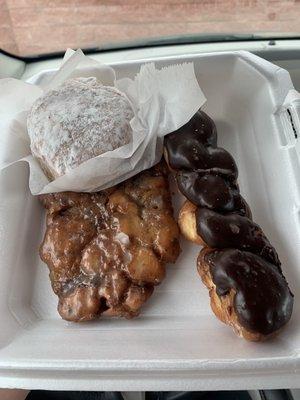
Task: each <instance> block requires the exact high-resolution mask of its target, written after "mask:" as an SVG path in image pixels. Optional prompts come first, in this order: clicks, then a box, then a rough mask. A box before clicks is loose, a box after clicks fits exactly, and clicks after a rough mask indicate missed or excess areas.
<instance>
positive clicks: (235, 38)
mask: <svg viewBox="0 0 300 400" xmlns="http://www.w3.org/2000/svg"><path fill="white" fill-rule="evenodd" d="M276 40H281V41H282V40H284V41H286V40H300V36H284V37H280V36H273V37H270V36H269V37H264V36H255V35H250V34H249V35H248V34H245V35H243V34H240V35H239V34H237V35H232V34H224V35H219V34H216V35H213V34H212V35H205V36H203V37H202V36H189V35H181V36H170V37H165V38H158V39H149V40H146V41H134V42H130V43H123V44H122V43H121V44H120V43H118V44H111V45H105V46H102V47H93V48H87V49H82V50H83V52H84V53H85V54H95V53H110V52H116V51H122V50H138V49H143V48H149V47H165V46H180V45H188V44H208V43H224V42H228V43H230V42H260V41H269V43H270V45H273V46H274V45H276ZM0 53H2V54H4V55H6V56H9V57H12V58H15V59H17V60H20V61H24V62H26V63H32V62H37V61H44V60H51V59H54V58H61V57H63V55H64V54H65V51H58V52H53V53H48V54H38V55H32V56H17V55H15V54H11V53H9V52H7V51H5V50H2V49H0Z"/></svg>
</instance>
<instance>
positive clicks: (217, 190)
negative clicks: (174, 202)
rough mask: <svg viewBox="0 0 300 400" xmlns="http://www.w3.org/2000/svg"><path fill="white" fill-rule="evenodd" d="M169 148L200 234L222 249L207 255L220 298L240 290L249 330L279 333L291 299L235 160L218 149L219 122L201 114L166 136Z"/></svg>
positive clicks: (238, 307) (242, 318)
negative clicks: (243, 192) (241, 185)
mask: <svg viewBox="0 0 300 400" xmlns="http://www.w3.org/2000/svg"><path fill="white" fill-rule="evenodd" d="M165 148H166V151H167V156H168V163H169V165H170V167H171V168H172V169H173V170H175V175H176V180H177V184H178V188H179V190H180V191H181V192H182V194H183V195H184V196H185V197H186V198H187V199H188V200H190V201H191V202H192V203H193V204H195V205H196V206H197V207H198V208H197V210H196V229H197V233H198V235H199V236H200V237H201V238H202V239H203V241H204V242H205V245H206V246H208V247H211V248H216V249H218V250H215V251H213V252H212V253H210V254H209V255H207V257H206V259H207V261H208V262H209V265H210V272H211V275H212V279H213V282H214V283H215V284H216V287H217V289H216V290H217V294H218V295H219V296H223V295H226V294H228V293H229V291H230V290H231V289H234V290H235V291H236V292H237V293H236V296H235V304H234V308H235V311H236V313H237V315H238V318H239V322H240V324H241V325H242V326H244V327H245V328H246V329H249V330H250V331H253V332H259V333H262V334H269V333H271V332H274V331H276V330H277V329H279V328H280V327H281V326H282V325H284V324H285V323H286V322H287V321H288V320H289V318H290V316H291V312H292V307H293V296H292V294H291V292H290V290H289V288H288V285H287V282H286V281H285V278H284V276H283V275H282V271H281V267H280V261H279V259H278V255H277V253H276V250H275V249H274V248H273V247H272V246H271V244H270V242H269V241H268V239H267V238H266V236H265V235H264V233H263V231H262V229H261V228H260V226H259V225H257V224H256V223H254V222H253V221H252V220H251V211H250V209H249V207H248V205H247V203H246V202H245V201H244V199H243V198H242V196H241V195H240V193H239V188H238V185H237V183H236V179H237V175H238V171H237V167H236V164H235V162H234V160H233V158H232V156H231V155H230V154H229V153H228V152H227V151H226V150H224V149H221V148H219V147H217V132H216V127H215V124H214V123H213V121H212V120H211V119H210V118H209V117H208V116H207V115H206V114H205V113H203V112H201V111H199V112H197V113H196V114H195V116H194V117H193V118H192V119H191V120H190V121H189V122H188V123H187V124H186V125H184V126H183V127H182V128H180V129H178V130H177V131H176V132H173V133H171V134H169V135H168V136H167V137H166V138H165ZM226 248H227V250H226ZM228 248H233V250H231V249H230V250H228ZM219 249H225V250H219Z"/></svg>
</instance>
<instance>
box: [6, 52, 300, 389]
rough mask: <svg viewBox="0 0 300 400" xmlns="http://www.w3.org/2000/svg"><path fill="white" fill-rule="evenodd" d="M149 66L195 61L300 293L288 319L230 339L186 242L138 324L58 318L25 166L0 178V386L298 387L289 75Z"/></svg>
mask: <svg viewBox="0 0 300 400" xmlns="http://www.w3.org/2000/svg"><path fill="white" fill-rule="evenodd" d="M147 61H149V60H147ZM153 61H155V62H156V64H157V65H158V66H159V67H163V66H166V65H169V64H172V63H177V62H184V61H193V62H194V65H195V71H196V75H197V78H198V80H199V83H200V86H201V87H202V89H203V91H204V93H205V95H206V97H207V99H208V101H207V104H206V105H205V108H204V109H205V111H207V112H208V113H209V115H210V116H211V117H212V118H213V119H214V120H215V122H216V125H217V128H218V134H219V145H220V146H223V147H225V148H226V149H227V150H229V151H230V152H231V153H232V154H233V156H234V157H235V160H236V162H237V165H238V167H239V183H240V188H241V192H242V194H243V196H244V197H245V198H246V199H247V201H248V203H249V204H250V206H251V208H252V212H253V216H254V220H255V221H257V222H258V223H259V224H260V225H261V226H262V228H263V229H264V231H265V232H266V234H267V236H268V237H269V239H270V240H271V242H272V244H273V245H274V246H275V248H276V249H277V251H278V253H279V255H280V258H281V261H282V264H283V269H284V272H285V274H286V276H287V279H288V281H289V283H290V286H291V287H292V290H293V292H294V294H295V306H294V313H293V317H292V320H291V322H290V323H289V325H288V326H287V327H286V329H285V330H283V332H282V333H281V334H280V335H279V336H278V337H277V338H275V339H274V340H272V341H268V342H266V343H248V342H246V341H244V340H241V339H239V338H238V337H236V336H235V335H234V334H233V332H232V331H231V329H230V328H229V327H227V326H225V325H223V324H222V323H220V322H219V321H218V320H217V319H216V318H215V317H214V315H213V314H212V311H211V309H210V306H209V296H208V291H207V290H206V288H205V287H204V285H203V284H202V283H201V281H200V279H199V277H198V275H197V272H196V266H195V262H196V256H197V254H198V252H199V250H200V248H199V247H198V246H196V245H193V244H191V243H187V242H184V241H183V240H182V248H183V251H182V254H181V256H180V258H179V260H178V262H177V263H176V264H175V265H170V266H168V274H167V277H166V279H165V281H164V282H163V284H162V285H161V286H159V287H157V288H156V290H155V292H154V294H153V297H152V298H151V299H150V300H149V301H148V303H147V304H146V306H145V307H144V309H143V313H142V315H141V316H140V317H139V318H138V319H135V320H132V321H127V320H117V319H111V320H109V319H106V320H99V321H97V322H92V323H81V324H72V323H67V322H65V321H63V320H61V319H60V317H59V315H58V314H57V311H56V305H57V299H56V297H55V296H54V294H53V293H52V291H51V288H50V282H49V278H48V271H47V267H46V265H44V264H43V263H42V262H41V261H40V259H39V256H38V246H39V244H40V242H41V240H42V236H43V233H44V222H43V221H44V211H43V210H42V207H41V206H40V204H39V202H38V200H37V198H35V197H33V196H31V195H30V193H29V190H28V170H27V167H26V166H25V164H23V163H22V164H18V165H14V166H13V167H11V168H9V169H7V170H5V171H4V172H2V173H1V175H0V194H1V199H0V387H19V388H29V389H37V388H41V389H57V390H59V389H60V390H63V389H65V390H67V389H72V390H196V389H206V390H217V389H241V388H244V389H245V388H247V389H254V388H283V387H290V388H292V387H299V386H300V329H299V320H300V315H299V302H298V299H299V298H300V213H299V210H300V208H299V207H300V165H299V143H298V142H297V139H296V137H295V134H296V135H297V132H299V134H300V130H299V126H300V125H299V119H298V103H297V99H295V98H294V99H293V98H292V97H288V100H287V101H286V102H285V99H286V97H287V95H288V93H289V91H290V90H292V89H293V85H292V83H291V80H290V77H289V74H288V72H287V71H285V70H283V69H280V68H278V67H276V66H275V65H273V64H270V63H268V62H266V61H264V60H262V59H260V58H258V57H256V56H254V55H252V54H250V53H246V52H233V53H215V54H207V55H203V54H202V55H193V56H180V57H176V58H170V57H169V58H163V59H154V60H153ZM142 63H143V61H142V60H141V61H138V62H122V63H117V64H113V65H112V66H113V67H114V68H115V70H116V72H117V75H118V77H124V76H129V77H133V76H134V74H135V73H136V72H137V71H138V70H139V67H140V65H141V64H142ZM50 73H51V72H49V71H48V72H45V73H42V74H40V75H39V76H38V77H36V78H35V81H40V80H42V79H47V78H48V76H49V74H50ZM289 99H290V100H289ZM290 117H292V119H293V125H292V124H291V121H290ZM298 140H299V139H298ZM0 153H2V154H3V153H5V148H2V149H0ZM0 156H1V154H0ZM177 200H178V199H177ZM177 200H176V199H175V202H176V201H177Z"/></svg>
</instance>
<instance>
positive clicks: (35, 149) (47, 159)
mask: <svg viewBox="0 0 300 400" xmlns="http://www.w3.org/2000/svg"><path fill="white" fill-rule="evenodd" d="M132 118H133V110H132V107H131V105H130V103H129V100H128V99H127V97H126V96H125V95H124V94H123V93H121V92H120V91H119V90H118V89H116V88H115V87H110V86H103V85H102V84H101V83H100V82H98V81H97V79H96V78H93V77H90V78H76V79H69V80H67V81H65V82H64V83H63V84H62V85H61V86H59V87H58V88H57V89H54V90H50V91H49V92H47V93H45V94H44V95H43V96H41V97H39V98H38V99H37V100H36V101H35V102H34V104H33V105H32V107H31V109H30V111H29V114H28V117H27V130H28V135H29V137H30V147H31V152H32V155H33V156H34V157H35V158H36V159H37V160H38V161H39V163H40V165H41V167H42V169H43V171H44V172H45V174H46V175H47V176H48V178H49V179H50V180H53V179H56V178H58V177H60V176H62V175H64V174H66V173H68V172H69V171H70V170H72V169H73V168H75V167H77V166H78V165H80V164H82V163H83V162H84V161H87V160H89V159H90V158H93V157H96V156H99V155H101V154H103V153H105V152H107V151H112V150H114V149H116V148H118V147H121V146H123V145H126V144H128V143H129V142H130V141H131V138H132V131H131V126H130V120H131V119H132Z"/></svg>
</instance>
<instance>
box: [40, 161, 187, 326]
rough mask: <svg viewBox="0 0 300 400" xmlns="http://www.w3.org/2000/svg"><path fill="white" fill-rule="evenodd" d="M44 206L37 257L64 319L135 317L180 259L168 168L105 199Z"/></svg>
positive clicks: (50, 200) (76, 196) (69, 197)
mask: <svg viewBox="0 0 300 400" xmlns="http://www.w3.org/2000/svg"><path fill="white" fill-rule="evenodd" d="M40 200H41V202H42V204H43V205H44V207H45V208H46V210H47V217H46V221H47V227H46V233H45V236H44V240H43V243H42V245H41V247H40V256H41V258H42V260H43V261H44V262H45V263H46V264H47V265H48V267H49V271H50V280H51V283H52V288H53V290H54V293H55V294H56V295H57V296H58V297H59V303H58V311H59V313H60V315H61V317H62V318H63V319H65V320H68V321H88V320H92V319H96V318H99V317H100V316H103V315H104V316H105V315H109V316H120V317H126V318H132V317H135V316H137V315H138V314H139V312H140V308H141V306H142V305H143V304H144V303H145V301H146V300H147V299H148V298H149V297H150V296H151V294H152V292H153V290H154V287H155V286H156V285H158V284H159V283H160V282H161V281H162V280H163V279H164V276H165V264H166V263H169V262H175V261H176V259H177V257H178V255H179V252H180V247H179V241H178V239H179V229H178V226H177V224H176V222H175V220H174V218H173V210H172V203H171V198H170V192H169V187H168V180H167V175H166V167H165V165H164V164H162V163H160V164H158V165H157V166H155V167H153V168H151V169H149V170H146V171H144V172H142V173H140V174H139V175H136V176H135V177H133V178H131V179H129V180H127V181H125V182H123V183H121V184H119V185H117V186H115V187H113V188H110V189H108V190H106V191H102V192H97V193H74V192H62V193H53V194H46V195H41V196H40Z"/></svg>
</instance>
